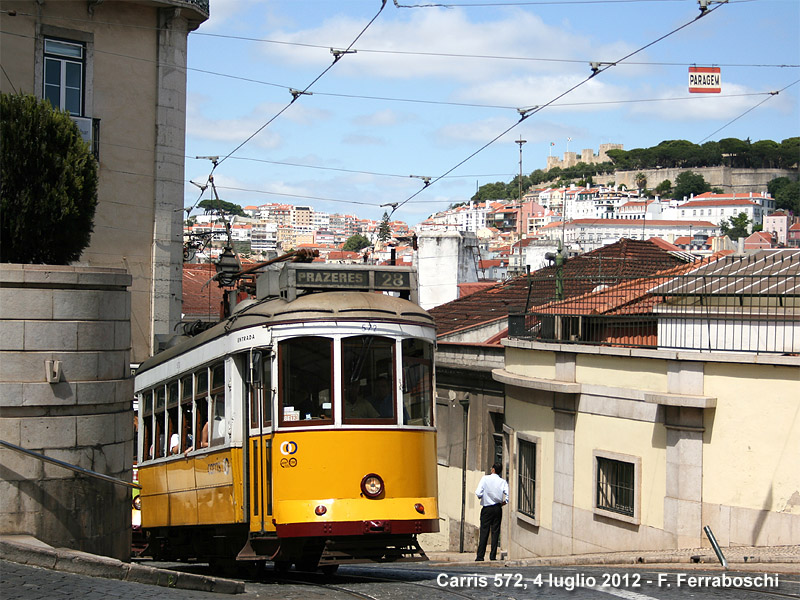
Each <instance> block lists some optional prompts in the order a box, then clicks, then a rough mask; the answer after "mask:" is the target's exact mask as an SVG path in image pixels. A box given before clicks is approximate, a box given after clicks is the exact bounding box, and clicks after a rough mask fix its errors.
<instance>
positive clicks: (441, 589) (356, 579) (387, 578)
mask: <svg viewBox="0 0 800 600" xmlns="http://www.w3.org/2000/svg"><path fill="white" fill-rule="evenodd" d="M390 573H394V574H395V575H396V576H392V575H391V574H390ZM441 573H442V571H438V570H437V571H432V570H427V569H396V570H393V571H389V573H387V575H384V576H372V575H362V574H354V573H339V574H337V575H331V576H324V575H317V574H312V573H307V574H306V575H309V576H311V577H327V582H324V583H323V582H311V581H304V580H303V579H302V578H295V577H293V576H296V575H299V574H298V573H288V574H283V575H280V576H278V577H279V578H280V580H281V581H292V583H300V584H307V585H313V586H317V587H320V588H324V589H329V590H338V591H344V592H349V593H351V594H362V595H361V596H359V597H363V598H372V599H374V600H379V597H377V596H372V595H370V594H365V593H363V592H359V591H356V590H351V589H349V588H346V587H343V586H342V583H341V582H340V583H337V582H336V580H346V582H347V583H353V584H357V583H364V584H393V585H399V586H411V587H415V588H421V589H425V590H428V591H430V592H434V593H435V594H436V595H437V596H439V595H441V594H445V595H446V596H447V597H456V598H463V599H465V600H476V598H477V597H478V595H476V594H469V593H465V592H464V591H457V590H454V589H451V588H449V587H446V586H442V585H435V584H428V583H422V582H420V581H408V579H409V578H412V577H415V576H416V577H420V576H422V577H424V578H425V579H428V580H435V579H436V577H437V576H438V575H440V574H441ZM467 577H469V576H467ZM473 589H474V590H475V591H476V592H480V598H484V599H485V598H504V599H508V598H513V596H509V595H508V593H507V592H508V590H504V591H501V590H500V589H492V588H490V587H475V588H473ZM402 596H403V597H405V595H402ZM390 597H392V598H396V597H398V595H397V593H396V592H395V593H393V594H391V595H390Z"/></svg>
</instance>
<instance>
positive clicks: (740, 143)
mask: <svg viewBox="0 0 800 600" xmlns="http://www.w3.org/2000/svg"><path fill="white" fill-rule="evenodd" d="M719 149H720V151H721V152H722V159H723V161H724V164H726V165H728V166H729V167H749V166H750V140H749V139H747V140H740V139H737V138H723V139H721V140H720V141H719Z"/></svg>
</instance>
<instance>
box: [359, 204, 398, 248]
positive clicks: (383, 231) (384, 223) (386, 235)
mask: <svg viewBox="0 0 800 600" xmlns="http://www.w3.org/2000/svg"><path fill="white" fill-rule="evenodd" d="M391 237H392V229H391V227H389V213H387V212H384V213H383V219H381V224H380V225H378V241H380V242H383V243H386V242H387V241H389V239H390V238H391ZM359 250H360V248H359Z"/></svg>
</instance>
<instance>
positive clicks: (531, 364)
mask: <svg viewBox="0 0 800 600" xmlns="http://www.w3.org/2000/svg"><path fill="white" fill-rule="evenodd" d="M505 361H506V364H505V368H506V370H507V371H509V372H511V373H516V374H517V375H525V376H527V377H537V378H539V379H555V376H556V355H555V353H553V352H540V351H531V350H524V349H521V348H510V347H507V348H506V359H505Z"/></svg>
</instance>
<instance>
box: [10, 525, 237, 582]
mask: <svg viewBox="0 0 800 600" xmlns="http://www.w3.org/2000/svg"><path fill="white" fill-rule="evenodd" d="M14 537H18V539H16V540H10V539H8V537H6V538H0V556H2V558H3V559H4V560H8V561H11V562H16V563H20V564H23V565H28V566H32V567H41V568H44V569H52V570H54V571H64V572H66V573H74V574H76V575H88V576H90V577H104V578H106V579H119V580H121V581H128V582H131V583H144V584H147V585H157V586H161V587H169V588H178V589H184V590H192V591H199V592H214V593H217V594H241V593H244V591H245V584H244V583H243V582H241V581H234V580H233V579H224V578H221V577H208V576H206V575H195V574H193V573H178V572H175V571H169V570H166V569H157V568H155V567H149V566H146V565H138V564H132V563H126V562H122V561H121V560H117V559H116V558H109V557H107V556H97V555H94V554H88V553H86V552H81V551H79V550H69V549H67V548H52V547H50V546H47V545H46V544H42V543H41V542H39V541H38V540H36V539H35V538H32V537H29V536H14Z"/></svg>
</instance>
